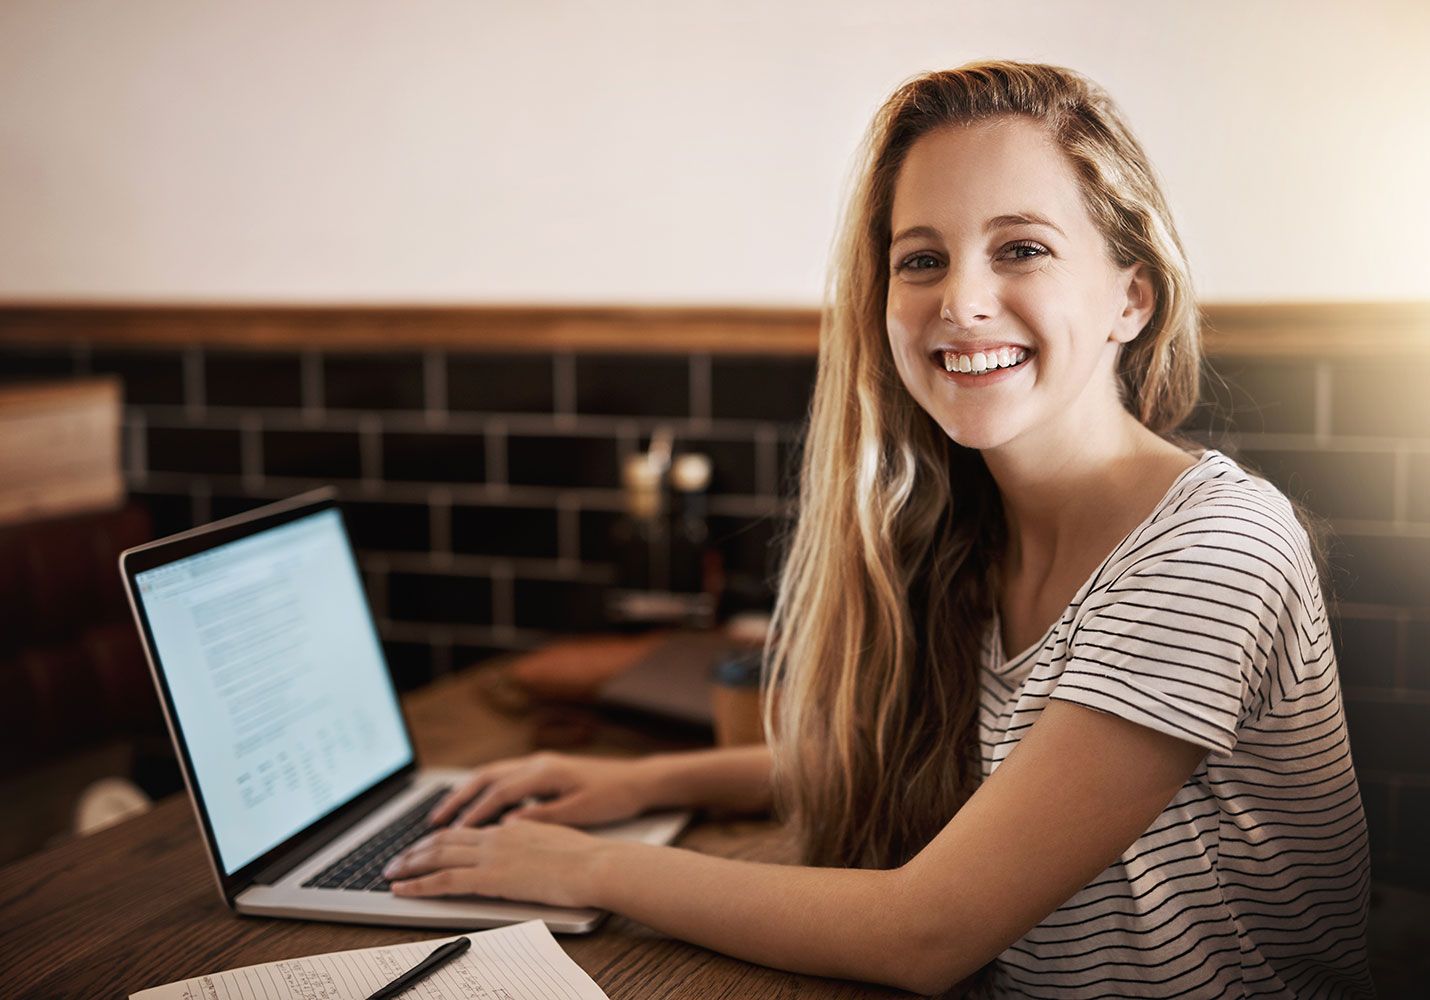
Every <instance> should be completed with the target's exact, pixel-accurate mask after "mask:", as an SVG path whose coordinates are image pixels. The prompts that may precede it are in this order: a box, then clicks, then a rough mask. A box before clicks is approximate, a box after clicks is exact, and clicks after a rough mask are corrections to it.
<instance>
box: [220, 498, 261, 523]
mask: <svg viewBox="0 0 1430 1000" xmlns="http://www.w3.org/2000/svg"><path fill="white" fill-rule="evenodd" d="M272 502H273V501H272V500H271V499H270V498H267V497H249V496H211V497H209V519H210V520H213V521H217V520H220V519H221V518H225V517H233V516H234V515H235V514H246V513H248V512H249V511H250V510H253V509H254V508H256V507H262V506H263V505H264V504H267V503H272Z"/></svg>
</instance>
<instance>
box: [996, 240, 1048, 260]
mask: <svg viewBox="0 0 1430 1000" xmlns="http://www.w3.org/2000/svg"><path fill="white" fill-rule="evenodd" d="M1019 250H1031V251H1032V253H1027V254H1021V253H1018V251H1019ZM1003 251H1004V253H1008V254H1011V255H1012V256H1010V257H1009V258H1008V259H1009V260H1034V259H1036V258H1038V257H1045V256H1047V253H1048V248H1047V247H1045V246H1043V245H1042V244H1040V243H1032V242H1023V243H1010V244H1008V245H1007V246H1006V247H1004V248H1003Z"/></svg>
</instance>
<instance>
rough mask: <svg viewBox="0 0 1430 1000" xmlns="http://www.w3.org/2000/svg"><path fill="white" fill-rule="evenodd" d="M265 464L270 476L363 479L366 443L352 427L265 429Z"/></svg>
mask: <svg viewBox="0 0 1430 1000" xmlns="http://www.w3.org/2000/svg"><path fill="white" fill-rule="evenodd" d="M263 468H264V470H265V471H266V472H267V473H268V475H270V476H298V477H302V478H306V479H361V478H362V445H361V442H360V441H359V439H358V435H357V434H355V433H353V432H351V431H264V432H263Z"/></svg>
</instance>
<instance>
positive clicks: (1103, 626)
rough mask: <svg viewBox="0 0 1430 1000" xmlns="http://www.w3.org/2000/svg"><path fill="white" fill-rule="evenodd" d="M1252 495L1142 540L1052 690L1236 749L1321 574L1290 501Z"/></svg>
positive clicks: (1215, 746) (1076, 635)
mask: <svg viewBox="0 0 1430 1000" xmlns="http://www.w3.org/2000/svg"><path fill="white" fill-rule="evenodd" d="M1251 496H1252V497H1253V498H1254V499H1252V500H1251V501H1249V502H1246V503H1233V502H1226V501H1222V502H1217V503H1212V504H1207V505H1204V506H1202V507H1194V508H1192V509H1189V510H1183V511H1181V512H1179V513H1178V515H1177V516H1176V517H1175V518H1174V519H1173V520H1171V521H1170V522H1168V523H1164V524H1161V525H1156V524H1154V525H1153V526H1151V528H1150V529H1149V530H1148V531H1147V532H1145V533H1144V536H1143V537H1142V538H1140V539H1138V540H1137V542H1136V544H1135V546H1134V547H1133V549H1132V550H1131V551H1130V552H1129V553H1128V554H1127V555H1126V556H1125V557H1123V558H1121V559H1119V560H1118V561H1117V563H1116V564H1115V568H1114V569H1113V570H1112V571H1111V572H1110V573H1109V579H1108V580H1107V581H1106V582H1104V583H1102V584H1101V585H1100V586H1099V587H1098V588H1095V591H1094V592H1092V593H1090V594H1089V600H1087V601H1084V608H1086V609H1090V610H1088V612H1087V614H1086V615H1085V616H1084V617H1082V618H1081V620H1080V621H1079V622H1078V624H1077V626H1076V628H1075V631H1074V632H1073V634H1072V638H1071V640H1070V642H1069V651H1068V659H1067V661H1066V665H1065V667H1064V669H1063V672H1062V674H1061V676H1060V677H1059V679H1058V682H1057V686H1056V688H1055V689H1054V690H1053V691H1052V692H1051V697H1053V698H1056V699H1059V700H1061V701H1068V702H1073V703H1075V704H1079V705H1083V706H1086V707H1088V708H1093V709H1097V710H1099V711H1103V712H1109V713H1111V714H1113V715H1117V716H1120V717H1121V718H1124V719H1127V720H1128V721H1130V722H1134V723H1137V724H1138V725H1142V726H1146V727H1148V728H1149V729H1154V730H1157V731H1158V732H1161V733H1166V734H1167V735H1169V736H1175V737H1177V738H1179V739H1183V740H1186V741H1188V742H1190V743H1194V744H1196V745H1197V746H1200V747H1204V748H1206V749H1207V750H1208V751H1210V752H1211V753H1212V754H1214V755H1216V756H1219V757H1226V756H1229V755H1230V753H1231V751H1232V748H1233V747H1234V746H1235V745H1236V742H1237V736H1238V731H1239V729H1240V727H1241V725H1242V724H1243V722H1244V720H1245V719H1247V718H1248V717H1249V716H1250V715H1252V713H1253V712H1255V711H1258V710H1259V704H1258V703H1260V702H1263V701H1264V699H1265V698H1266V697H1267V693H1268V691H1269V688H1270V686H1271V685H1270V683H1269V682H1270V680H1271V678H1272V677H1273V676H1274V674H1275V672H1276V671H1278V670H1280V669H1282V667H1283V665H1285V663H1286V661H1287V645H1288V639H1289V642H1290V643H1291V644H1292V645H1294V644H1295V642H1296V637H1295V621H1294V618H1295V611H1296V609H1297V608H1298V607H1299V606H1300V605H1301V603H1302V597H1303V596H1304V593H1305V591H1306V589H1307V587H1308V586H1310V585H1313V583H1312V581H1314V576H1312V577H1311V580H1308V579H1307V566H1308V563H1309V543H1308V541H1307V539H1306V535H1305V532H1304V530H1303V529H1302V528H1301V527H1300V525H1299V524H1298V523H1296V521H1295V518H1294V515H1293V514H1292V513H1291V511H1290V508H1289V506H1288V505H1286V504H1285V501H1284V499H1281V498H1278V499H1281V503H1280V504H1276V503H1273V502H1271V501H1272V498H1267V497H1265V496H1259V495H1257V494H1255V493H1252V494H1251ZM1313 572H1314V571H1312V573H1313ZM1094 594H1095V599H1093V598H1094Z"/></svg>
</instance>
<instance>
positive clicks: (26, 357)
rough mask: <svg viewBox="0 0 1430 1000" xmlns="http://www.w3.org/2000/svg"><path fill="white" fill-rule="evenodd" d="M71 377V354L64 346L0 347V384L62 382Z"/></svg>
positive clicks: (73, 371)
mask: <svg viewBox="0 0 1430 1000" xmlns="http://www.w3.org/2000/svg"><path fill="white" fill-rule="evenodd" d="M74 374H75V362H74V352H73V351H71V350H70V349H69V348H67V347H50V346H46V345H41V344H0V382H29V381H33V380H36V379H50V378H58V379H65V378H69V377H70V376H72V375H74Z"/></svg>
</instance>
